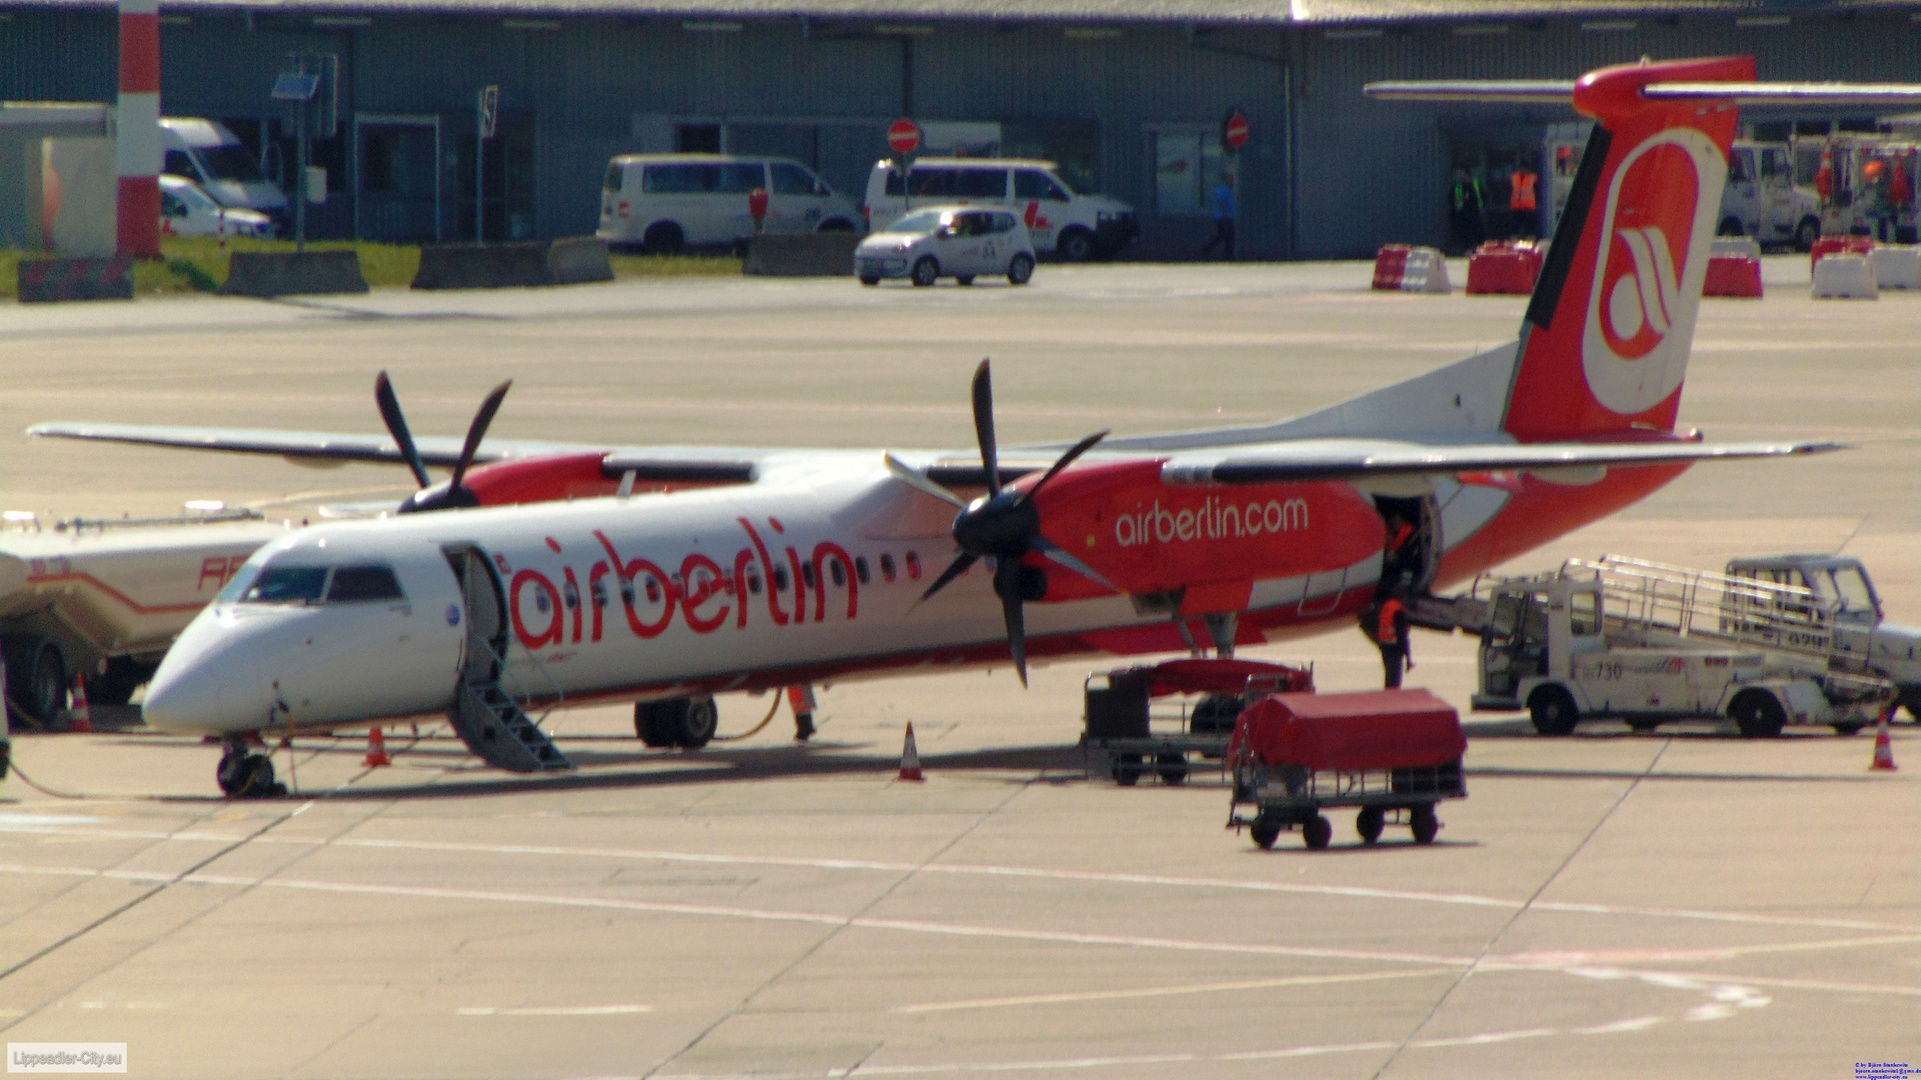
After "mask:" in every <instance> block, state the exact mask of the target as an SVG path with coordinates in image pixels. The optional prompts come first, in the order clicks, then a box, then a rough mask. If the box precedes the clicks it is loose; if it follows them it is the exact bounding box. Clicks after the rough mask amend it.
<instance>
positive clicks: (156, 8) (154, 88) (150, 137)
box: [114, 0, 160, 259]
mask: <svg viewBox="0 0 1921 1080" xmlns="http://www.w3.org/2000/svg"><path fill="white" fill-rule="evenodd" d="M114 126H115V130H116V133H117V134H116V136H115V140H116V141H115V148H114V156H115V158H116V159H117V160H118V164H119V175H120V192H119V200H118V206H117V208H116V210H115V213H116V217H117V220H116V223H115V235H116V238H117V243H116V245H115V249H116V250H117V251H118V252H119V254H121V255H125V256H131V257H132V258H136V259H157V258H159V257H160V3H159V0H120V108H119V110H118V112H117V114H116V117H115V123H114Z"/></svg>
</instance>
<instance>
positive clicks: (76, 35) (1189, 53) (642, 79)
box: [0, 0, 1921, 258]
mask: <svg viewBox="0 0 1921 1080" xmlns="http://www.w3.org/2000/svg"><path fill="white" fill-rule="evenodd" d="M1193 6H1194V5H1192V4H1190V5H1189V7H1193ZM290 7H291V5H286V6H275V7H273V8H271V9H268V8H260V9H245V8H235V7H223V6H216V5H213V4H208V3H202V2H198V0H191V2H185V3H181V4H178V5H163V8H162V15H163V23H164V25H163V27H162V78H163V83H162V101H163V111H164V112H165V113H166V114H168V115H176V116H208V117H214V118H221V119H228V120H239V121H246V120H248V119H252V120H255V121H261V122H268V121H274V120H276V119H277V118H278V117H279V116H280V113H279V110H278V109H277V108H276V107H275V106H273V105H272V104H271V103H270V102H269V101H268V99H267V91H268V88H269V87H270V86H271V84H272V80H273V75H274V73H275V72H276V71H279V70H281V69H282V68H283V67H284V66H285V63H286V57H287V55H288V54H290V53H295V52H302V51H305V52H309V53H316V54H329V55H334V56H337V57H339V59H340V68H341V77H340V115H341V119H342V124H343V134H342V137H341V138H340V140H339V141H338V143H337V144H336V149H335V152H334V155H333V157H332V158H328V157H327V156H326V154H324V153H323V154H322V155H321V157H320V159H319V160H321V162H322V163H323V164H330V165H331V167H332V169H333V171H334V174H335V175H334V177H333V181H334V193H333V194H332V195H330V199H329V205H328V206H327V207H326V208H324V209H323V210H322V211H320V212H319V213H318V214H317V216H316V219H315V220H316V221H317V222H318V223H319V224H320V226H321V227H322V228H323V229H327V230H331V231H333V232H335V233H339V234H346V233H351V232H354V231H356V230H357V231H358V232H360V233H361V234H362V235H367V236H370V237H381V236H389V235H391V236H396V237H398V236H399V235H401V234H405V233H408V231H409V230H411V232H412V235H413V236H414V237H415V238H418V237H419V236H420V234H422V233H423V232H437V233H438V234H439V235H441V236H443V237H444V238H447V239H455V238H459V237H461V236H464V235H471V230H472V227H473V226H472V216H471V210H470V209H467V206H468V204H469V203H470V202H471V200H472V198H473V179H472V177H473V169H474V165H473V163H472V152H473V135H474V125H475V120H474V95H475V92H476V90H477V89H478V88H479V87H480V86H482V85H485V84H490V83H491V84H498V85H499V86H500V87H501V106H502V111H503V122H504V123H506V124H507V128H506V131H507V132H508V134H510V135H512V138H513V139H514V140H516V141H515V142H514V143H513V146H514V147H515V148H516V149H509V148H507V147H506V146H505V145H504V144H502V145H499V146H497V145H496V144H494V143H490V144H488V148H487V150H486V153H488V154H499V155H506V164H505V165H503V164H502V162H501V160H500V159H498V158H497V159H496V160H495V161H494V163H493V166H492V167H493V168H494V169H495V170H497V171H499V170H506V172H502V173H501V176H500V178H499V180H498V182H497V183H498V191H496V192H493V193H491V194H489V196H488V197H489V198H490V199H495V200H496V201H497V202H498V204H499V205H498V207H497V209H494V210H489V211H488V213H489V214H490V215H497V217H490V219H489V220H490V226H489V227H490V229H495V230H497V231H498V232H500V233H503V234H504V233H511V234H513V235H532V236H557V235H570V234H579V233H585V232H589V231H591V230H592V229H593V227H594V224H595V215H596V212H597V207H598V189H599V182H600V176H601V174H602V171H603V169H604V168H605V165H606V162H607V159H608V158H609V157H610V156H612V155H614V154H617V153H623V152H629V151H635V150H643V149H644V150H658V149H672V148H673V147H672V146H671V145H663V144H662V140H663V139H670V138H672V134H671V133H672V132H673V131H675V130H678V126H679V125H683V124H704V125H719V126H723V127H724V128H725V129H726V131H727V132H728V133H729V135H730V136H731V138H730V140H729V141H730V145H729V149H735V150H743V151H781V152H789V153H794V154H796V156H801V157H803V158H807V159H809V160H810V161H811V162H812V163H814V164H816V165H817V166H818V167H819V168H820V170H821V171H822V172H823V174H824V175H826V176H827V177H828V179H829V180H830V182H832V183H834V184H835V185H836V186H837V187H839V188H841V189H843V190H844V191H846V192H847V193H848V194H850V195H851V196H853V197H854V199H855V200H856V201H858V200H859V198H860V196H861V194H862V190H861V188H862V181H863V178H864V175H865V170H866V167H867V165H869V164H870V163H871V162H872V161H873V160H874V159H875V158H877V157H880V156H882V155H883V154H884V153H885V148H884V145H883V143H882V139H881V131H882V128H883V127H884V125H885V124H886V123H887V122H888V121H889V120H891V119H892V118H894V117H896V116H899V115H902V114H903V113H909V112H911V114H912V115H914V116H915V117H916V118H918V119H921V120H923V121H931V120H956V121H994V122H1000V123H1002V124H1005V125H1028V126H1029V127H1031V128H1036V129H1039V128H1045V127H1046V126H1047V125H1055V126H1056V127H1062V128H1063V129H1064V130H1066V129H1071V130H1073V131H1077V132H1092V133H1093V135H1092V139H1093V145H1094V146H1095V151H1094V153H1093V154H1092V158H1091V160H1092V162H1093V165H1092V174H1093V179H1094V182H1095V186H1096V187H1098V189H1099V190H1102V191H1105V192H1107V193H1110V194H1113V195H1116V196H1118V197H1120V198H1122V199H1125V200H1127V201H1129V202H1131V203H1133V204H1134V205H1135V206H1136V207H1137V208H1138V209H1139V210H1140V211H1141V213H1142V222H1143V237H1142V241H1141V249H1142V251H1143V252H1145V253H1148V254H1159V255H1175V256H1178V255H1182V254H1187V253H1191V252H1192V251H1194V250H1196V249H1197V248H1198V247H1199V245H1200V243H1201V241H1202V240H1203V239H1204V238H1205V236H1206V235H1207V232H1208V229H1209V225H1208V222H1207V219H1206V216H1205V214H1204V213H1202V212H1200V208H1199V206H1198V205H1187V206H1183V207H1181V208H1179V209H1178V210H1172V209H1170V208H1168V207H1165V206H1157V205H1156V192H1157V190H1159V189H1158V188H1157V186H1156V175H1155V170H1156V167H1157V163H1156V160H1155V157H1154V146H1155V143H1154V141H1153V140H1154V139H1155V138H1156V137H1167V136H1165V133H1167V132H1178V131H1187V132H1211V131H1214V130H1217V129H1218V125H1219V123H1220V121H1221V118H1222V117H1223V115H1224V113H1225V111H1226V110H1227V109H1228V108H1229V107H1230V106H1239V107H1240V108H1241V109H1242V110H1243V111H1244V112H1245V113H1246V114H1247V115H1248V116H1249V118H1250V119H1251V121H1252V127H1253V135H1252V138H1251V139H1250V141H1249V143H1248V146H1247V148H1246V149H1245V151H1244V152H1243V154H1242V155H1241V159H1240V161H1239V162H1238V171H1239V173H1240V177H1241V181H1242V182H1241V189H1240V201H1241V211H1240V231H1241V234H1242V251H1243V252H1244V253H1245V254H1247V255H1251V256H1257V257H1270V258H1271V257H1336V256H1357V255H1366V254H1368V253H1370V252H1372V251H1373V250H1374V248H1375V247H1376V246H1378V245H1379V244H1381V243H1385V242H1391V241H1404V242H1405V241H1414V242H1435V241H1437V240H1439V239H1440V238H1441V237H1442V236H1443V235H1444V234H1445V230H1446V220H1445V215H1444V210H1443V195H1444V190H1445V185H1446V183H1447V177H1448V171H1449V139H1450V138H1451V137H1453V135H1451V134H1450V133H1457V134H1458V133H1459V132H1462V131H1466V132H1470V133H1471V132H1473V131H1476V130H1484V129H1488V128H1490V127H1492V126H1499V125H1503V124H1506V125H1530V124H1531V125H1536V126H1539V125H1545V124H1547V123H1550V122H1555V121H1563V120H1568V119H1573V116H1572V114H1571V113H1570V112H1568V111H1566V110H1555V109H1535V110H1533V111H1532V112H1527V111H1525V110H1520V109H1517V108H1514V107H1495V108H1486V107H1482V108H1474V107H1449V108H1441V107H1435V106H1419V105H1407V104H1387V103H1378V102H1371V101H1368V100H1366V99H1365V98H1364V97H1362V95H1361V86H1362V84H1363V83H1365V82H1367V81H1370V80H1374V79H1401V78H1424V77H1467V76H1474V77H1500V76H1533V77H1550V76H1551V77H1571V76H1574V75H1578V74H1580V73H1581V72H1583V71H1586V70H1588V69H1591V68H1593V67H1597V66H1600V65H1602V64H1606V63H1616V62H1628V61H1632V60H1634V59H1637V58H1639V57H1641V56H1643V55H1647V56H1653V57H1659V58H1667V57H1678V56H1692V55H1715V54H1727V53H1751V54H1754V55H1756V56H1757V57H1758V58H1759V61H1760V72H1761V76H1762V77H1763V78H1769V79H1836V78H1846V79H1889V80H1894V79H1899V80H1912V79H1915V78H1917V77H1918V76H1921V71H1918V70H1917V49H1921V23H1917V22H1916V21H1915V20H1914V17H1913V15H1912V14H1911V11H1910V9H1909V8H1907V7H1902V6H1898V5H1847V6H1840V5H1828V6H1810V5H1807V4H1795V5H1789V6H1787V7H1785V8H1783V10H1790V11H1791V12H1792V15H1791V20H1792V21H1790V22H1787V23H1781V22H1780V21H1779V20H1778V18H1770V19H1763V20H1761V21H1762V23H1763V25H1739V24H1738V23H1737V19H1743V18H1746V19H1747V21H1748V22H1750V23H1752V22H1753V21H1754V20H1753V18H1752V16H1751V15H1750V16H1743V15H1742V13H1743V12H1752V11H1754V10H1767V11H1772V10H1776V9H1775V8H1767V7H1765V6H1763V7H1759V8H1757V7H1756V6H1755V5H1751V4H1748V5H1743V4H1729V5H1718V6H1717V5H1714V4H1705V5H1703V4H1695V5H1688V4H1681V5H1659V4H1647V5H1635V4H1614V5H1605V4H1582V5H1579V6H1577V7H1568V8H1563V9H1561V10H1563V11H1566V12H1569V13H1570V14H1569V15H1568V16H1567V17H1545V16H1543V15H1541V14H1540V13H1539V12H1540V11H1548V12H1552V11H1553V10H1555V9H1554V7H1553V6H1552V5H1549V6H1545V7H1543V6H1542V5H1533V8H1534V9H1539V10H1538V11H1536V13H1535V14H1533V15H1532V16H1530V17H1528V18H1526V19H1519V18H1515V19H1511V20H1510V21H1506V22H1503V21H1490V20H1491V19H1494V18H1497V17H1499V16H1504V15H1511V14H1512V13H1515V12H1523V11H1527V10H1531V9H1530V6H1529V5H1528V4H1526V3H1517V4H1511V5H1506V6H1503V5H1492V6H1490V5H1487V4H1471V3H1465V4H1458V5H1454V7H1455V8H1458V9H1459V10H1460V11H1461V12H1462V13H1463V14H1462V15H1461V16H1460V17H1458V18H1449V17H1448V13H1449V11H1450V10H1451V9H1450V7H1449V5H1447V4H1444V3H1439V2H1435V3H1428V4H1425V5H1418V9H1419V10H1418V11H1415V10H1414V8H1413V7H1410V5H1407V4H1403V5H1400V6H1399V7H1398V8H1397V7H1396V6H1395V5H1387V6H1386V7H1383V8H1379V9H1368V8H1366V7H1365V6H1364V5H1359V4H1352V3H1349V4H1345V5H1316V4H1312V3H1296V4H1292V5H1289V4H1280V5H1278V7H1277V10H1275V11H1274V12H1272V13H1270V14H1268V15H1265V16H1264V15H1263V14H1262V10H1263V9H1258V8H1256V7H1250V8H1248V9H1246V10H1242V9H1239V8H1237V9H1235V11H1234V12H1233V15H1234V19H1233V21H1226V22H1223V21H1215V22H1184V21H1177V20H1178V19H1179V17H1180V13H1176V14H1175V15H1174V17H1169V18H1161V17H1159V16H1157V15H1155V14H1154V9H1141V8H1137V9H1134V10H1139V11H1144V12H1145V13H1144V14H1142V15H1140V16H1138V17H1136V18H1133V19H1130V18H1128V17H1127V14H1126V12H1127V10H1128V5H1119V6H1118V7H1116V9H1115V10H1114V11H1112V12H1093V13H1092V15H1091V16H1090V17H1089V18H1088V19H1082V20H1070V19H1067V18H1062V17H1056V19H1055V20H1053V21H1041V20H1037V19H1035V18H1032V17H1031V16H1030V17H1025V18H1016V17H1014V16H1012V15H1009V14H1006V13H1002V15H1001V16H1000V17H995V15H994V14H993V12H991V11H989V12H982V13H979V14H977V15H973V14H970V12H969V11H968V10H964V9H962V8H960V7H954V8H949V9H947V13H948V17H947V18H944V19H934V18H927V17H922V18H921V19H920V21H917V22H916V21H913V14H914V13H909V14H908V15H907V16H901V17H898V18H899V23H900V24H899V25H896V24H894V21H895V19H896V17H895V16H890V15H888V14H887V13H886V12H882V13H881V14H879V15H862V14H859V13H857V12H854V11H852V10H851V9H847V8H845V7H841V8H834V7H833V5H831V4H830V5H829V7H828V8H827V9H824V10H823V11H821V12H815V13H814V15H823V14H824V15H830V16H831V15H835V14H836V12H838V17H813V16H809V17H805V18H803V17H798V16H796V15H794V14H793V13H791V12H789V13H784V14H783V13H780V12H774V11H767V12H762V11H751V12H739V11H734V10H731V9H730V7H729V5H728V3H727V0H713V2H712V3H709V4H706V5H704V6H703V5H701V4H699V3H694V4H693V5H692V6H687V5H682V7H684V8H685V10H684V11H681V12H679V13H676V14H672V15H663V14H660V13H653V14H621V13H613V12H609V11H606V10H602V9H590V10H575V9H571V8H567V7H565V6H564V5H558V6H557V5H556V4H542V3H539V2H537V0H528V2H527V3H524V4H514V3H502V4H494V3H489V4H485V5H483V4H480V3H472V4H461V3H456V2H452V0H450V2H449V3H447V4H444V5H442V9H441V10H437V11H431V12H429V11H424V10H422V9H421V8H418V7H412V6H409V5H405V4H399V3H385V2H376V0H368V2H366V3H361V4H355V3H353V2H352V0H329V2H326V3H324V4H320V5H316V6H315V7H313V8H310V9H306V8H295V9H292V10H289V9H290ZM1316 7H1321V8H1323V9H1324V10H1325V11H1326V12H1327V13H1328V14H1327V17H1326V18H1325V19H1324V20H1322V21H1319V22H1314V21H1304V19H1303V15H1304V13H1306V14H1311V13H1312V12H1313V11H1314V9H1315V8H1316ZM1670 9H1672V10H1670ZM703 10H711V11H713V12H714V13H715V17H714V18H713V19H712V20H703V19H701V18H699V15H700V13H701V11H703ZM1183 10H1185V9H1183ZM1369 10H1376V11H1377V13H1382V14H1383V16H1384V17H1380V18H1374V19H1371V20H1370V19H1368V18H1366V17H1365V16H1366V15H1367V12H1368V11H1369ZM1650 12H1653V14H1650ZM1490 13H1492V15H1490ZM1416 15H1418V16H1419V17H1415V16H1416ZM1602 16H1607V17H1606V18H1603V17H1602ZM1090 20H1091V21H1090ZM115 34H116V30H115V21H114V13H113V9H112V8H110V7H105V6H92V5H78V4H71V5H67V4H63V5H53V6H19V7H13V8H10V9H0V58H4V63H0V98H5V99H14V100H20V99H32V100H95V101H98V100H111V99H112V97H113V92H114V85H115V40H116V39H115ZM356 119H358V120H359V121H361V123H362V128H361V129H360V130H359V134H356V129H355V127H354V121H355V120H356ZM663 133H666V134H663ZM1157 133H1161V134H1160V135H1157ZM244 134H245V132H243V135H244ZM1161 164H1162V167H1165V155H1164V157H1163V161H1162V163H1161ZM509 172H510V173H511V175H507V173H509ZM490 175H491V174H490ZM488 183H489V185H490V188H489V190H490V191H492V187H491V186H492V185H495V184H496V181H494V180H490V181H489V182H488Z"/></svg>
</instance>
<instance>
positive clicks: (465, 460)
mask: <svg viewBox="0 0 1921 1080" xmlns="http://www.w3.org/2000/svg"><path fill="white" fill-rule="evenodd" d="M513 385H514V381H513V380H512V379H508V380H507V381H506V382H504V383H501V384H500V385H499V386H496V387H494V389H493V392H492V393H490V394H488V395H487V400H485V401H483V402H481V403H480V411H479V412H477V413H475V414H474V422H473V423H471V424H469V425H467V442H466V444H465V445H463V446H461V448H460V460H459V461H458V462H456V463H455V465H454V476H453V479H452V480H450V481H448V483H447V486H448V487H449V488H457V487H459V486H460V478H461V477H463V476H465V475H467V466H469V465H472V464H473V463H474V454H476V453H478V452H479V451H480V440H482V439H484V438H486V437H487V425H489V424H491V423H493V422H494V414H495V413H497V412H499V411H500V403H501V402H502V401H504V400H505V399H506V397H507V391H509V390H511V389H513Z"/></svg>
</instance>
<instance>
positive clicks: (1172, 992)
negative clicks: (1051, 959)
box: [892, 967, 1455, 1013]
mask: <svg viewBox="0 0 1921 1080" xmlns="http://www.w3.org/2000/svg"><path fill="white" fill-rule="evenodd" d="M1454 972H1455V969H1454V968H1451V967H1444V968H1429V969H1427V970H1422V971H1365V972H1360V973H1357V974H1353V975H1296V976H1292V977H1289V978H1279V979H1247V980H1243V981H1241V982H1220V983H1201V984H1198V985H1192V986H1156V987H1145V988H1142V989H1138V990H1091V991H1088V992H1086V993H1079V994H1030V995H1027V996H1025V997H1003V998H978V999H975V1000H972V1001H942V1002H933V1003H930V1004H926V1005H901V1006H897V1007H895V1008H894V1009H893V1010H892V1011H894V1012H897V1013H934V1012H952V1011H955V1010H959V1009H998V1008H1005V1007H1007V1006H1024V1005H1060V1004H1070V1003H1073V1002H1080V1001H1118V1000H1125V999H1129V998H1150V997H1177V996H1180V995H1183V994H1218V993H1226V992H1230V991H1240V990H1268V989H1272V988H1274V987H1280V986H1321V985H1327V984H1331V983H1352V982H1372V981H1374V980H1377V979H1418V978H1424V977H1427V976H1430V975H1452V974H1454Z"/></svg>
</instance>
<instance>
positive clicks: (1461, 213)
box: [1447, 166, 1487, 253]
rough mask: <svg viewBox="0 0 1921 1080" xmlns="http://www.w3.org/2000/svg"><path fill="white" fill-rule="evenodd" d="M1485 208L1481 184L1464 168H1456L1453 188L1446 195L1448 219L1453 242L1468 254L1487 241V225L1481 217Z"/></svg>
mask: <svg viewBox="0 0 1921 1080" xmlns="http://www.w3.org/2000/svg"><path fill="white" fill-rule="evenodd" d="M1486 206H1487V198H1486V196H1485V195H1484V194H1483V193H1482V191H1481V182H1480V181H1479V180H1476V179H1474V177H1473V176H1472V175H1470V174H1469V173H1468V171H1467V169H1466V167H1464V166H1462V167H1456V168H1455V170H1454V186H1453V188H1451V189H1449V191H1448V195H1447V211H1448V219H1449V221H1450V222H1451V223H1452V224H1453V226H1454V239H1455V241H1456V242H1457V243H1459V244H1460V245H1461V247H1462V248H1464V249H1465V250H1467V251H1468V252H1470V253H1471V252H1473V250H1474V249H1475V248H1477V247H1480V246H1481V241H1483V240H1485V239H1487V223H1486V221H1485V220H1484V219H1483V216H1482V212H1483V210H1484V209H1485V208H1486Z"/></svg>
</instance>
